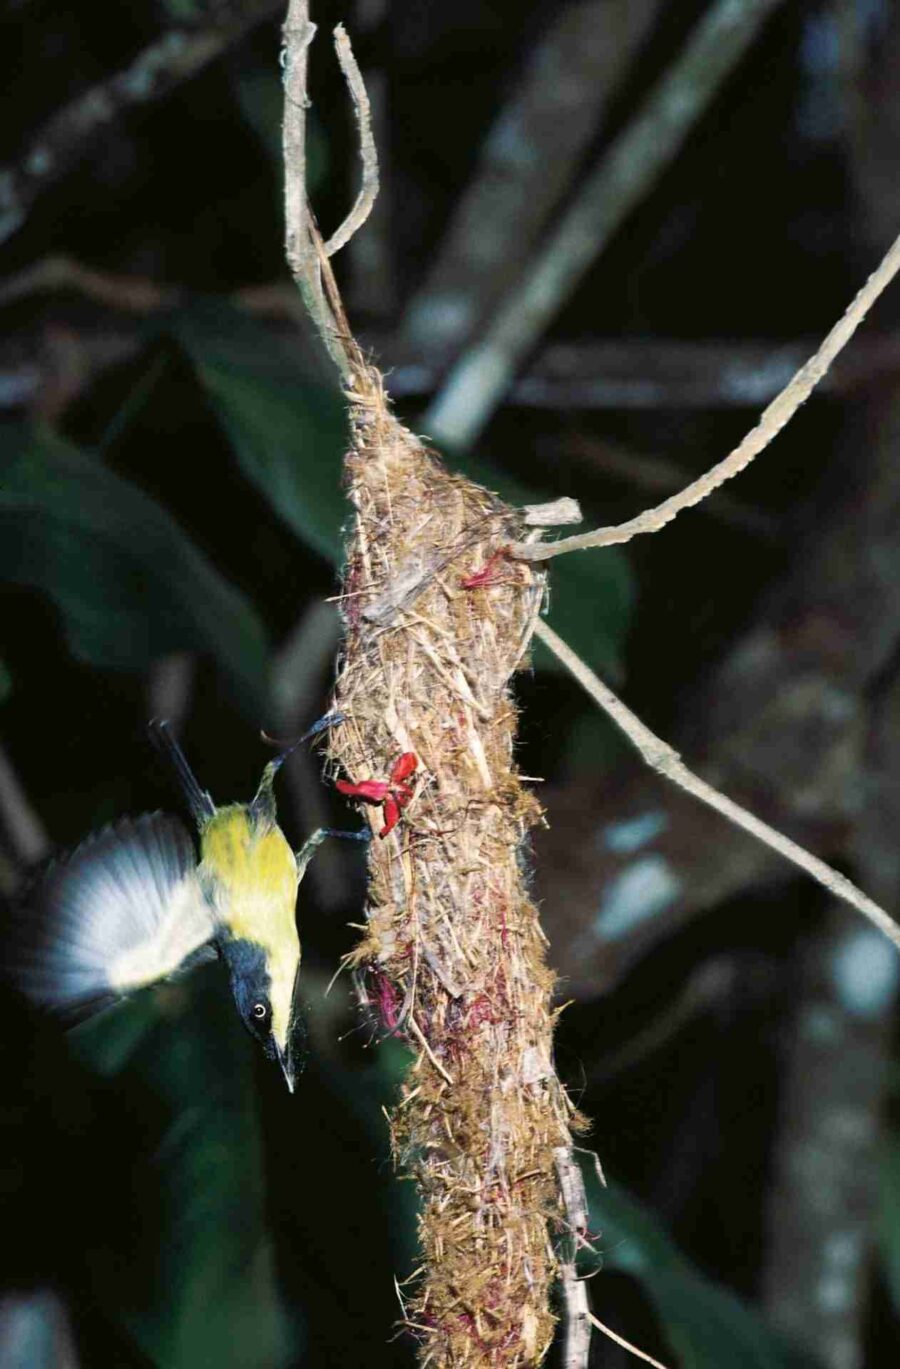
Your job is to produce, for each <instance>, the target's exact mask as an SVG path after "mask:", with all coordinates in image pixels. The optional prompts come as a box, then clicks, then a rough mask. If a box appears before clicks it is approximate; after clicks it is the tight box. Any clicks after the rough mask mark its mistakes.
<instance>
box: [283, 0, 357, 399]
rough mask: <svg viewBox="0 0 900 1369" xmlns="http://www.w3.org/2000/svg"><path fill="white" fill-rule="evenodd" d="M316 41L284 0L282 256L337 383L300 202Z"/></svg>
mask: <svg viewBox="0 0 900 1369" xmlns="http://www.w3.org/2000/svg"><path fill="white" fill-rule="evenodd" d="M315 36H316V26H315V24H313V23H311V22H310V18H309V0H290V3H289V5H288V14H287V19H286V21H285V25H284V30H283V47H282V66H283V69H284V126H283V129H282V139H283V147H284V235H285V236H284V254H285V257H286V258H287V264H288V266H289V267H290V271H291V275H292V276H293V277H294V281H295V282H296V284H297V287H298V288H299V290H300V294H301V295H302V296H303V303H304V304H305V305H306V310H307V313H308V314H309V316H310V318H311V319H312V321H313V323H314V324H315V327H316V330H317V331H318V334H319V336H320V337H321V339H322V341H323V343H324V344H325V348H326V350H327V352H328V355H329V356H330V357H331V360H332V361H333V362H334V364H335V366H336V367H337V368H338V371H339V372H340V374H341V376H342V378H344V379H347V378H348V377H349V375H350V366H349V362H348V358H347V356H346V353H345V351H344V348H343V347H342V346H341V344H340V341H339V330H338V326H337V322H336V320H335V317H334V315H333V313H332V312H331V309H330V307H329V304H328V301H327V300H326V298H325V292H324V290H323V289H322V275H321V270H320V266H319V251H318V248H317V246H316V237H317V236H318V230H317V229H316V227H315V223H314V220H313V217H312V214H311V212H310V208H309V204H308V202H307V198H306V111H307V109H308V107H309V97H308V95H307V93H306V70H307V55H308V51H309V45H310V43H311V42H312V40H313V38H314V37H315Z"/></svg>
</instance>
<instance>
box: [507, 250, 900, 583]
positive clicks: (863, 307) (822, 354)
mask: <svg viewBox="0 0 900 1369" xmlns="http://www.w3.org/2000/svg"><path fill="white" fill-rule="evenodd" d="M898 269H900V237H898V238H896V239H895V240H894V243H893V245H892V246H891V247H890V248H889V250H888V251H887V253H886V254H885V256H884V258H883V260H882V262H881V264H880V265H879V267H878V268H877V270H875V271H873V272H872V274H871V276H870V277H869V279H868V280H867V281H866V283H865V285H864V286H863V287H862V289H861V290H860V291H859V292H858V294H857V295H856V297H855V298H854V299H853V301H852V302H851V303H850V304H849V305H848V307H847V309H846V310H845V312H844V313H843V314H842V315H841V317H840V318H839V319H838V321H837V323H836V324H835V325H834V327H833V328H832V330H831V332H830V333H829V334H828V336H827V337H826V338H825V340H824V342H823V343H822V345H821V347H820V348H819V350H818V351H817V352H816V353H814V355H813V356H811V357H810V359H809V361H808V362H807V363H806V365H805V366H802V367H801V368H800V370H799V371H798V372H797V374H796V375H795V376H794V378H793V380H792V381H791V382H790V384H789V385H786V386H785V388H784V389H783V390H782V391H781V393H780V394H779V395H776V397H775V399H773V400H772V403H771V404H770V405H769V407H768V408H767V409H766V410H765V412H764V413H763V416H762V418H761V419H760V420H759V422H758V423H757V425H756V427H755V428H752V429H751V430H750V432H749V433H748V434H747V436H746V437H745V438H744V440H743V441H742V442H741V443H740V444H739V445H738V446H737V447H735V449H734V451H732V452H730V453H729V454H728V456H726V457H725V458H724V460H722V461H720V462H719V463H718V464H717V465H715V466H713V467H712V469H711V470H708V471H706V473H705V474H704V475H701V476H700V478H699V480H694V481H692V483H691V484H690V485H688V486H687V487H686V488H685V489H683V490H681V491H679V493H678V494H674V495H672V497H671V498H670V499H666V500H664V502H663V503H662V504H658V505H657V507H656V508H655V509H647V510H646V511H645V512H644V513H641V514H638V516H637V518H631V519H629V521H628V522H627V523H620V524H619V526H618V527H615V528H598V529H597V530H596V531H595V532H583V533H578V534H576V536H574V537H564V538H563V539H562V540H561V541H559V542H547V543H544V544H534V545H532V544H530V543H524V542H523V543H520V544H518V545H516V546H515V547H512V548H511V554H512V555H513V556H518V557H519V558H521V559H522V560H526V561H546V560H548V559H549V558H550V557H551V556H559V555H561V554H562V553H563V552H566V551H582V550H584V549H585V548H587V547H611V546H614V545H617V544H621V543H622V542H630V541H631V539H632V537H637V536H638V535H639V534H640V533H644V532H658V531H659V529H660V528H663V527H665V525H666V524H667V523H671V521H672V519H673V518H675V517H677V515H678V514H679V513H681V512H682V510H684V509H689V508H691V507H692V506H693V505H695V504H699V503H700V502H701V501H702V500H703V499H705V498H706V497H707V495H709V494H712V492H713V490H716V489H718V487H719V486H720V485H722V484H724V483H725V481H726V480H730V479H731V478H732V476H735V475H738V474H739V472H740V471H742V470H744V469H745V467H747V466H749V465H750V462H751V461H752V460H753V458H754V457H756V456H758V455H759V453H760V452H761V451H763V450H764V449H765V448H766V447H767V446H768V445H769V443H770V442H771V441H772V439H773V438H774V437H777V435H778V434H779V433H780V432H781V429H782V428H783V427H784V426H785V424H787V423H789V422H790V420H791V419H792V418H793V416H794V414H795V413H796V412H797V410H798V409H799V408H800V406H801V404H804V403H805V402H806V400H807V399H809V396H810V395H811V394H812V392H813V390H814V389H815V387H816V385H817V384H818V382H819V381H820V380H821V378H822V376H824V375H825V373H826V371H827V370H828V368H829V366H830V365H831V363H832V361H834V359H835V357H836V356H837V354H838V352H840V351H841V349H842V348H843V347H845V346H846V344H847V343H848V342H849V341H850V339H851V338H852V336H853V334H854V333H855V332H856V329H857V328H858V327H859V325H860V324H861V323H862V321H863V319H864V318H865V316H866V314H867V313H868V312H869V310H870V309H871V307H872V305H873V304H874V303H875V301H876V300H877V298H878V296H879V295H880V294H881V292H882V291H883V290H884V288H885V287H886V286H887V285H889V284H890V282H891V281H892V280H893V278H894V276H895V275H896V274H897V271H898Z"/></svg>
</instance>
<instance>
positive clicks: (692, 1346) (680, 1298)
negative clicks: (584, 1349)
mask: <svg viewBox="0 0 900 1369" xmlns="http://www.w3.org/2000/svg"><path fill="white" fill-rule="evenodd" d="M581 1168H582V1173H583V1175H584V1181H585V1190H586V1193H587V1199H588V1210H589V1214H590V1216H589V1225H590V1229H591V1230H592V1231H599V1233H600V1235H599V1237H598V1238H597V1239H596V1240H595V1241H594V1245H595V1246H596V1248H597V1252H598V1253H597V1254H596V1255H591V1254H590V1253H588V1252H585V1253H583V1254H582V1256H581V1257H580V1258H579V1272H580V1273H582V1274H589V1273H592V1272H595V1271H596V1270H598V1269H616V1270H620V1271H621V1272H623V1273H627V1274H631V1275H633V1276H634V1277H635V1278H636V1279H637V1280H638V1281H639V1282H640V1284H641V1286H642V1287H643V1289H644V1290H645V1292H646V1293H647V1295H648V1296H649V1297H650V1298H651V1300H652V1301H653V1303H654V1304H655V1306H656V1310H657V1312H658V1314H659V1317H660V1320H661V1322H662V1324H663V1326H664V1327H665V1331H666V1335H667V1337H668V1340H669V1342H670V1344H671V1345H672V1348H673V1350H674V1351H675V1354H676V1356H677V1363H678V1369H722V1366H723V1365H726V1364H727V1365H728V1369H814V1361H813V1360H812V1359H811V1358H809V1357H807V1356H805V1355H804V1354H803V1353H802V1352H801V1351H799V1350H797V1349H796V1348H795V1347H793V1346H792V1345H790V1344H788V1343H787V1342H786V1341H785V1340H783V1339H782V1337H780V1336H779V1335H777V1334H776V1333H775V1332H773V1331H770V1330H769V1329H768V1328H767V1327H766V1326H765V1325H764V1323H763V1322H762V1321H761V1320H760V1319H759V1317H758V1316H757V1315H755V1314H754V1313H753V1312H752V1311H751V1310H750V1308H748V1307H747V1306H746V1304H744V1303H743V1302H742V1301H741V1300H740V1298H738V1297H737V1296H736V1295H735V1294H734V1293H731V1292H729V1290H728V1289H726V1288H723V1287H721V1286H720V1285H719V1284H716V1283H713V1281H712V1280H711V1279H708V1278H707V1277H706V1276H705V1275H704V1274H702V1273H701V1272H700V1271H699V1270H698V1269H696V1268H695V1266H694V1265H692V1264H691V1262H690V1261H689V1260H688V1259H686V1258H685V1257H684V1256H683V1255H682V1254H681V1252H680V1251H679V1250H678V1248H677V1247H676V1246H675V1245H674V1243H673V1242H672V1240H671V1238H670V1237H669V1236H668V1235H667V1234H666V1232H665V1231H664V1230H663V1228H662V1227H661V1226H660V1224H659V1222H658V1221H657V1219H656V1218H655V1217H654V1216H653V1215H652V1213H651V1212H650V1211H649V1210H648V1209H647V1208H645V1207H644V1206H643V1205H642V1204H641V1203H639V1202H638V1201H637V1199H635V1198H633V1197H631V1195H630V1194H628V1193H626V1192H625V1191H624V1190H623V1189H621V1188H619V1187H618V1185H616V1184H610V1185H609V1186H608V1187H603V1186H602V1185H601V1183H600V1181H599V1179H598V1177H597V1174H596V1171H595V1169H594V1167H593V1165H592V1164H590V1163H589V1162H586V1161H582V1164H581ZM594 1287H595V1288H596V1287H597V1284H596V1283H595V1284H594ZM595 1298H596V1294H595ZM602 1319H603V1318H602V1316H601V1320H602Z"/></svg>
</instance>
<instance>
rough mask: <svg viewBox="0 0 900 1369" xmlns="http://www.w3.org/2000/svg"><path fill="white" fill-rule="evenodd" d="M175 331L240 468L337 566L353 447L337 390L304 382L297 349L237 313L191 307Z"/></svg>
mask: <svg viewBox="0 0 900 1369" xmlns="http://www.w3.org/2000/svg"><path fill="white" fill-rule="evenodd" d="M175 333H176V336H177V338H178V340H179V342H180V343H181V344H182V346H183V347H184V348H185V350H186V351H187V352H188V353H189V355H190V357H191V359H192V361H193V363H194V367H195V369H196V372H197V376H198V378H199V380H200V381H201V383H202V385H203V386H204V388H205V390H206V393H207V395H208V397H209V399H210V402H211V403H212V406H213V409H214V411H215V413H216V415H217V417H218V419H219V421H220V423H221V424H222V427H223V429H224V431H225V433H226V435H227V436H228V438H229V440H230V442H231V445H232V447H233V449H234V453H235V456H236V457H237V460H238V462H239V463H240V466H241V469H242V470H243V471H244V474H245V475H246V476H247V478H248V479H249V480H252V482H253V483H254V484H255V485H256V486H257V487H258V488H259V489H260V490H262V492H263V494H264V495H265V496H266V498H267V499H268V500H269V503H270V504H271V505H272V507H273V508H274V509H275V510H276V511H277V512H278V513H279V514H280V515H281V517H282V518H283V519H284V521H285V523H287V525H288V526H289V527H290V528H292V529H293V531H294V532H295V533H296V534H297V536H298V537H299V538H300V539H301V541H303V542H305V543H306V545H307V546H309V547H311V548H312V549H313V550H314V551H317V552H318V553H319V554H320V555H321V556H324V557H326V558H327V559H328V560H330V561H332V562H334V563H335V564H339V562H340V560H341V556H342V545H341V524H342V523H343V521H344V519H345V518H346V516H347V504H346V501H345V499H344V497H343V495H342V493H341V477H342V462H343V455H344V451H345V448H346V445H347V420H346V414H345V410H344V405H343V402H342V400H341V397H340V395H339V394H338V393H337V391H336V390H332V389H328V388H327V387H326V386H323V385H315V384H313V383H312V382H310V381H308V380H306V379H304V377H303V375H302V373H301V371H300V369H299V367H298V364H297V358H296V356H295V354H294V352H293V351H292V350H291V349H290V348H288V347H287V346H286V345H284V344H282V342H281V341H280V339H279V338H278V337H276V336H275V335H274V334H273V333H272V330H271V329H267V328H264V327H262V326H261V325H260V324H258V323H256V322H255V320H253V319H250V318H247V317H244V316H242V315H241V314H239V313H238V311H237V310H235V309H230V308H228V307H226V306H219V305H213V304H211V303H210V304H200V305H195V306H194V307H193V308H192V309H190V310H185V311H183V312H182V313H181V314H179V315H178V316H177V319H176V321H175Z"/></svg>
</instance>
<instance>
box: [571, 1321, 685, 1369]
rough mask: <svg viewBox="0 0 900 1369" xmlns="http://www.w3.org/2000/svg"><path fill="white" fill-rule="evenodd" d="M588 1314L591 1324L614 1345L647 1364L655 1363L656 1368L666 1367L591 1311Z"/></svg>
mask: <svg viewBox="0 0 900 1369" xmlns="http://www.w3.org/2000/svg"><path fill="white" fill-rule="evenodd" d="M588 1316H589V1317H590V1319H591V1325H592V1326H596V1328H597V1330H598V1331H602V1332H603V1334H604V1336H608V1337H609V1339H610V1340H614V1341H615V1343H616V1345H621V1347H622V1349H623V1350H627V1351H629V1353H630V1354H632V1355H637V1357H638V1359H642V1360H645V1361H646V1363H647V1364H653V1365H655V1366H656V1369H666V1366H665V1365H664V1364H660V1362H659V1360H658V1359H653V1358H652V1356H650V1355H647V1354H645V1353H644V1351H643V1350H639V1349H638V1348H637V1346H636V1345H632V1344H631V1341H629V1340H626V1339H625V1337H624V1336H620V1335H618V1334H617V1332H615V1331H613V1330H612V1328H611V1327H609V1326H604V1324H603V1322H602V1321H600V1320H599V1319H598V1318H597V1317H595V1316H594V1314H593V1312H589V1313H588Z"/></svg>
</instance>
